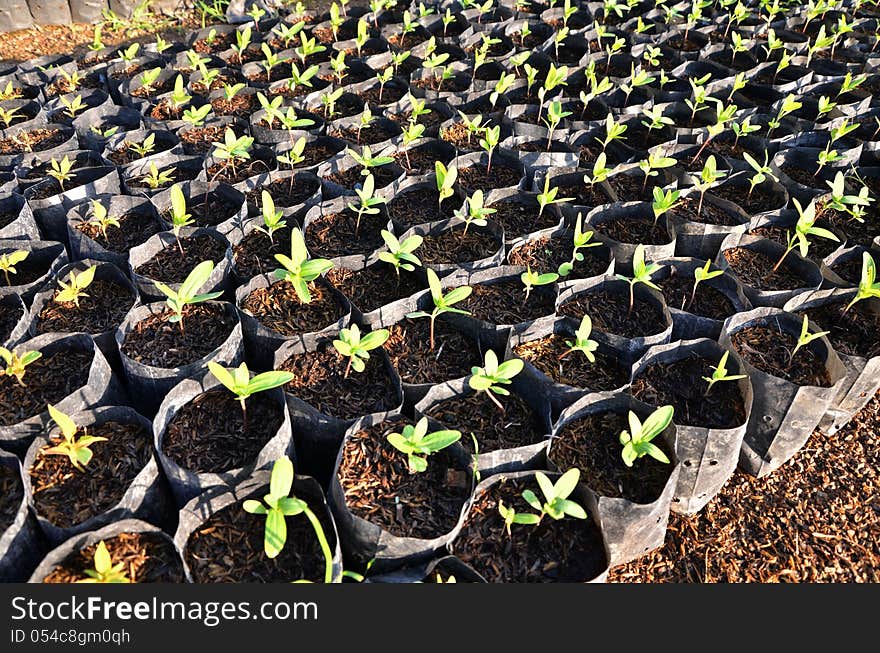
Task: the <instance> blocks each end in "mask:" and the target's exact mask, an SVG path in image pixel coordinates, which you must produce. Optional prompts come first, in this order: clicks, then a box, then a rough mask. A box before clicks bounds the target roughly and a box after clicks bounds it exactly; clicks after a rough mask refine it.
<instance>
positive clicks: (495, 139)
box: [480, 125, 501, 173]
mask: <svg viewBox="0 0 880 653" xmlns="http://www.w3.org/2000/svg"><path fill="white" fill-rule="evenodd" d="M500 140H501V126H500V125H496V126H494V127H486V129H485V130H484V131H483V138H481V139H480V147H482V148H483V149H484V150H486V152H487V153H488V155H489V159H488V161H487V162H486V172H487V173H489V172H490V171H491V170H492V153H493V152H494V151H495V148H496V147H498V143H499V142H500Z"/></svg>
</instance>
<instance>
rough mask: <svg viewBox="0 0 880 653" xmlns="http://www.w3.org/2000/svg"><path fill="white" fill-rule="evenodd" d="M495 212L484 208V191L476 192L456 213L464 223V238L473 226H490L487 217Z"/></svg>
mask: <svg viewBox="0 0 880 653" xmlns="http://www.w3.org/2000/svg"><path fill="white" fill-rule="evenodd" d="M554 190H555V189H554ZM495 211H496V209H490V208H487V207H485V206H483V191H481V190H475V191H474V194H473V195H471V196H470V197H468V198H467V199H466V200H465V201H464V204H463V205H462V207H461V208H460V209H458V210H457V211H456V212H455V217H456V218H459V219H460V220H463V221H464V231H463V233H462V236H464V234H466V233H467V230H468V227H470V226H471V225H472V224H473V225H476V226H477V227H485V226H486V225H488V224H489V221H488V220H486V217H487V216H489V215H492V214H493V213H495Z"/></svg>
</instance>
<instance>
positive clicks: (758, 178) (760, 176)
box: [743, 150, 779, 203]
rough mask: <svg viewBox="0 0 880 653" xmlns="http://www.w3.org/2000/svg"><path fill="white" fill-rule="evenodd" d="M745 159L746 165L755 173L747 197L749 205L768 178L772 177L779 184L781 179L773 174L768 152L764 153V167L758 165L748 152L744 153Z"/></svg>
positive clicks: (750, 180) (750, 179)
mask: <svg viewBox="0 0 880 653" xmlns="http://www.w3.org/2000/svg"><path fill="white" fill-rule="evenodd" d="M743 158H744V159H745V160H746V163H748V164H749V166H751V168H752V170H754V171H755V174H754V175H752V176H751V177H750V178H749V192H748V195H746V202H747V203H748V201H749V199H750V198H751V196H752V192H753V191H754V190H755V187H756V186H758V185H760V184H763V183H764V181H765V180H766V179H767V177H770V178H771V179H773V181H777V182H778V181H779V177H777V176H776V175H775V174H773V170H772V169H771V168H770V166H769V165H768V162H769V160H770V155H769V154H768V153H767V151H766V150H765V151H764V164H763V165H761V164H760V163H758V162H757V161H756V160H755V158H754V157H753V156H752V155H751V154H749V153H748V152H743Z"/></svg>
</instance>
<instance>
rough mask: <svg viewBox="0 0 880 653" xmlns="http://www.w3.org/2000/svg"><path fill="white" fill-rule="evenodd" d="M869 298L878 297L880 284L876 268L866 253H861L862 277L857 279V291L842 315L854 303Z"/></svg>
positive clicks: (871, 258) (879, 295)
mask: <svg viewBox="0 0 880 653" xmlns="http://www.w3.org/2000/svg"><path fill="white" fill-rule="evenodd" d="M870 297H880V283H878V282H877V266H876V265H875V264H874V258H873V257H872V256H871V255H870V254H869V253H868V252H862V276H861V277H860V278H859V289H858V291H857V292H856V296H855V297H853V300H852V301H851V302H850V303H849V304H847V306H846V308H845V309H844V310H843V313H844V314H846V312H847V311H848V310H849V309H851V308H852V307H853V305H854V304H855V303H856V302H859V301H861V300H863V299H868V298H870Z"/></svg>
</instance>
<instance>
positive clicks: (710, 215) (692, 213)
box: [671, 195, 742, 227]
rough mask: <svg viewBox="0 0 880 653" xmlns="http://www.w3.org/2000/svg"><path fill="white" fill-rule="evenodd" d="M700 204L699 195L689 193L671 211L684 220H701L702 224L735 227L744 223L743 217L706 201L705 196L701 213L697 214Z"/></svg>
mask: <svg viewBox="0 0 880 653" xmlns="http://www.w3.org/2000/svg"><path fill="white" fill-rule="evenodd" d="M699 204H700V198H699V196H696V197H695V196H692V195H689V196H688V197H685V198H684V199H682V200H681V201H680V202H679V203H678V204H677V205H676V207H675V208H674V209H672V211H671V213H672V214H673V215H674V216H676V217H678V218H681V219H682V220H687V221H689V222H699V223H701V224H713V225H722V226H725V227H735V226H736V225H739V224H742V219H741V218H739V217H738V216H736V215H735V214H733V213H728V212H727V211H725V210H723V209H722V208H720V207H718V206H715V205H714V204H712V203H711V202H708V201H706V199H705V197H704V199H703V206H702V207H701V208H700V213H699V214H697V207H699Z"/></svg>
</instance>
